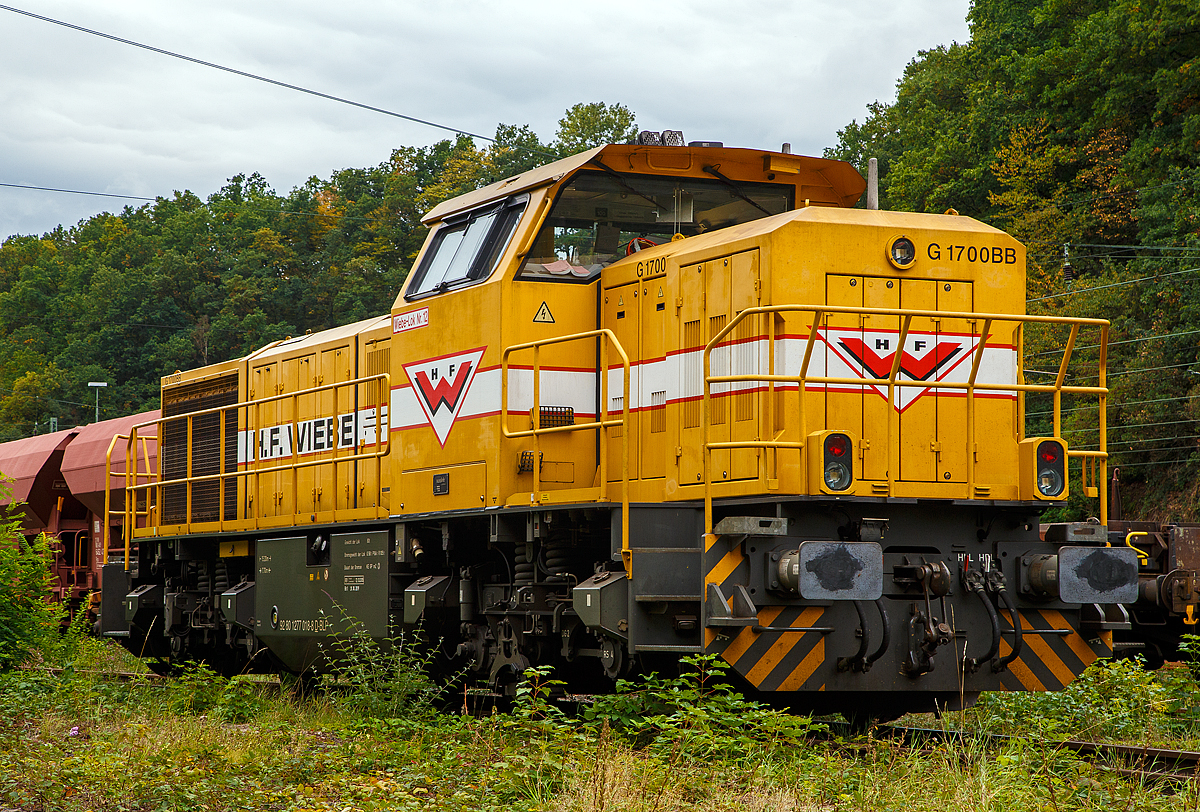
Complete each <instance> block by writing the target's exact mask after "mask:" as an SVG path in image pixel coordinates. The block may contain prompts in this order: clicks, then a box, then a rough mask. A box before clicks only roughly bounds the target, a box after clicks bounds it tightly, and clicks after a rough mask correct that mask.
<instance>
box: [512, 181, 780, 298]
mask: <svg viewBox="0 0 1200 812" xmlns="http://www.w3.org/2000/svg"><path fill="white" fill-rule="evenodd" d="M794 191H795V187H793V186H790V185H787V186H785V185H782V184H774V183H746V182H742V181H729V182H722V181H720V180H717V179H715V178H714V179H713V180H707V179H699V178H675V177H657V176H654V175H631V174H618V173H616V172H611V173H610V172H601V171H588V172H580V173H579V174H578V175H576V176H575V177H574V178H573V179H572V180H571V182H570V183H569V184H568V185H567V186H565V187H564V188H563V190H562V191H561V192H560V194H559V196H558V199H557V200H556V201H555V203H554V207H553V208H552V209H551V210H550V215H549V216H548V217H547V218H546V222H545V223H543V225H542V229H541V231H540V232H538V237H537V239H536V240H535V241H534V244H533V248H532V249H531V250H530V251H529V253H528V254H527V255H526V257H525V265H524V268H523V269H522V272H521V277H522V278H525V279H555V278H557V279H574V280H580V281H587V280H590V279H592V278H594V277H595V275H596V274H598V273H599V272H600V269H601V268H603V267H604V266H606V265H608V264H609V263H611V262H615V261H616V260H618V259H621V258H623V257H626V256H629V255H630V254H633V253H636V252H637V251H640V250H642V249H644V248H650V247H652V246H655V245H659V244H661V243H664V242H670V241H671V240H672V238H674V237H675V235H677V234H679V235H682V236H684V237H691V236H694V235H696V234H703V233H704V232H706V231H713V230H715V229H718V228H726V227H727V226H733V225H738V224H740V223H748V222H750V221H751V220H757V219H759V218H760V217H766V216H767V215H769V214H781V213H782V212H785V211H789V210H790V209H791V208H792V207H793V203H794V201H793V195H794Z"/></svg>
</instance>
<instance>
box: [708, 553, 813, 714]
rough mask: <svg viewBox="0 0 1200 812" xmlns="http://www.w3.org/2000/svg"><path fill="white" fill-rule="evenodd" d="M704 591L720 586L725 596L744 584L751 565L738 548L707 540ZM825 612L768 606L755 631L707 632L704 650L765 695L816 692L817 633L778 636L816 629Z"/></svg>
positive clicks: (723, 630)
mask: <svg viewBox="0 0 1200 812" xmlns="http://www.w3.org/2000/svg"><path fill="white" fill-rule="evenodd" d="M704 546H705V551H704V566H705V578H704V582H705V585H706V586H705V590H706V594H707V585H708V584H718V585H719V586H721V587H722V590H723V591H724V593H725V594H726V595H728V594H730V593H731V592H732V587H733V586H734V585H735V584H742V585H745V584H746V583H747V581H748V580H749V577H750V561H749V559H748V558H747V557H746V556H745V554H744V553H743V551H742V547H741V544H730V543H729V542H728V541H727V540H725V539H723V538H720V537H718V536H708V537H707V538H706V539H705V545H704ZM824 613H825V609H824V607H820V606H768V607H765V608H763V609H761V610H759V612H758V625H759V626H760V627H764V628H763V629H762V630H760V631H756V630H755V629H754V628H753V627H750V626H741V627H726V628H724V629H713V628H706V629H705V630H704V648H705V651H706V652H707V653H709V654H718V655H720V656H721V658H722V659H724V660H725V661H726V662H728V663H729V664H730V665H731V666H733V668H734V670H736V671H737V672H738V673H739V674H741V675H742V676H744V677H745V678H746V679H747V680H748V681H749V682H750V683H751V684H752V685H754V686H755V687H757V688H759V689H761V690H763V691H798V690H801V689H809V690H813V689H819V688H821V687H822V685H821V684H820V681H819V680H820V677H819V675H818V676H816V677H814V674H816V672H817V669H818V668H819V667H820V665H821V664H822V663H823V662H824V661H825V640H824V635H822V634H821V633H820V632H787V631H776V629H783V628H804V627H810V626H815V625H817V623H818V622H819V621H820V619H821V616H822V615H823V614H824Z"/></svg>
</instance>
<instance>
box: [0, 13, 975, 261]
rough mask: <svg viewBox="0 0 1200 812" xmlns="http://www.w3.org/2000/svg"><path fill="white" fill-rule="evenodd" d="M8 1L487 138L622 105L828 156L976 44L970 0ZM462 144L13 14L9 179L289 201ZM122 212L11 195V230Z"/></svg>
mask: <svg viewBox="0 0 1200 812" xmlns="http://www.w3.org/2000/svg"><path fill="white" fill-rule="evenodd" d="M4 3H5V4H10V5H14V6H15V7H17V8H20V9H23V10H25V11H30V12H33V13H36V14H40V15H43V16H46V17H52V18H55V19H59V20H63V21H66V22H70V23H73V24H76V25H80V26H84V27H87V28H93V29H96V30H99V31H103V32H105V33H108V34H112V35H115V36H119V37H123V38H125V39H131V40H136V41H138V42H142V43H145V44H148V45H153V46H156V47H159V48H163V49H166V50H170V51H176V52H179V53H183V54H187V55H189V56H193V57H196V58H199V59H203V60H206V61H209V62H215V63H219V64H222V65H226V66H229V67H233V68H237V69H240V70H244V71H248V72H251V73H257V74H261V75H264V76H268V77H270V78H273V79H277V80H280V81H284V82H288V83H290V84H295V85H301V86H304V87H308V88H312V89H314V90H319V91H322V92H325V93H329V94H332V95H338V96H343V97H346V98H349V99H353V100H355V101H358V102H362V103H365V104H370V105H373V106H377V107H383V108H386V109H389V110H394V111H396V112H400V113H405V114H408V115H412V116H417V117H420V118H424V119H429V120H433V121H437V122H439V123H444V124H448V125H451V126H453V127H459V128H462V129H464V130H468V131H471V132H476V133H483V134H485V135H491V134H493V133H494V131H495V127H496V124H497V123H499V122H503V123H506V124H529V125H530V126H532V127H533V129H534V130H535V131H536V132H537V133H538V134H539V135H540V136H541V137H542V138H543V140H548V139H550V138H551V137H552V136H553V134H554V131H555V127H556V124H557V121H558V119H559V118H560V117H561V116H562V114H563V112H564V111H565V110H566V108H567V107H570V106H571V105H573V104H575V103H577V102H587V101H605V102H609V103H612V102H621V103H623V104H625V105H627V106H628V107H629V108H630V109H631V110H633V111H634V113H636V115H637V121H638V124H639V126H640V127H641V128H643V129H651V130H661V129H682V130H683V131H684V136H685V137H686V138H687V139H688V140H717V141H724V142H725V143H726V144H727V145H730V146H744V147H758V148H774V149H778V148H779V145H780V144H781V143H782V142H784V141H788V142H791V144H792V147H793V150H794V151H796V152H801V153H806V154H812V155H820V154H821V151H822V150H823V149H824V148H825V147H827V146H829V145H831V144H833V143H834V141H835V140H836V138H837V130H838V129H839V128H840V127H843V126H845V124H846V123H848V122H849V121H850V120H851V119H855V118H857V119H859V120H861V119H862V118H863V116H864V114H865V110H866V105H868V104H869V103H871V102H873V101H875V100H876V99H879V100H884V101H890V100H891V99H893V98H894V96H895V84H896V80H897V79H898V78H899V77H900V75H901V73H902V71H903V70H904V66H905V64H906V63H907V62H908V61H909V60H910V59H912V58H913V56H914V55H915V54H916V53H917V51H918V50H924V49H929V48H933V47H936V46H938V45H947V44H949V43H951V42H953V41H958V42H965V41H966V40H967V38H968V32H967V25H966V22H965V17H966V13H967V8H968V0H891V2H883V0H807V1H802V0H742V2H739V3H728V2H724V0H698V1H694V2H682V0H679V1H677V2H669V1H667V0H661V1H660V0H643V1H642V2H637V3H631V4H630V5H629V6H624V5H623V4H618V3H614V2H605V3H601V2H566V1H564V0H559V1H558V2H549V1H548V0H504V2H482V0H458V2H456V3H452V4H451V3H439V2H431V0H424V1H423V2H409V1H408V0H392V2H379V1H377V2H374V3H368V2H360V0H338V1H337V2H328V1H327V0H326V1H325V2H312V0H290V2H281V1H278V0H254V1H253V2H246V0H205V2H199V1H198V0H171V2H162V0H159V1H158V2H151V1H150V0H120V1H119V2H118V0H108V1H107V2H97V0H55V1H53V2H51V1H50V0H4ZM445 137H448V134H447V133H445V132H441V131H439V130H435V129H432V128H429V127H425V126H421V125H417V124H411V123H408V122H404V121H400V120H397V119H394V118H390V117H388V116H384V115H380V114H378V113H372V112H368V111H365V110H358V109H354V108H351V107H347V106H345V105H341V104H336V103H334V102H330V101H325V100H322V99H317V98H313V97H310V96H306V95H303V94H300V93H297V92H295V91H290V90H285V89H282V88H278V87H272V86H270V85H266V84H263V83H261V82H256V81H253V80H250V79H245V78H241V77H238V76H233V75H230V74H228V73H223V72H220V71H216V70H213V69H211V68H205V67H202V66H199V65H193V64H189V63H186V62H182V61H179V60H176V59H171V58H169V57H166V56H161V55H158V54H154V53H150V52H147V51H144V50H140V49H137V48H133V47H130V46H128V45H122V44H119V43H116V42H111V41H108V40H104V39H100V38H98V37H95V36H91V35H88V34H84V33H80V32H78V31H72V30H69V29H66V28H63V27H60V26H57V25H53V24H51V23H47V22H43V21H40V20H35V19H31V18H29V17H25V16H21V15H18V14H15V13H13V12H11V11H5V10H0V183H15V184H27V185H34V186H51V187H59V188H68V189H80V190H86V191H98V192H109V193H116V194H129V195H142V196H146V197H154V196H156V195H170V194H171V192H172V191H173V190H176V189H185V188H186V189H190V190H192V191H193V192H196V193H197V194H199V195H200V196H202V197H205V196H207V195H209V194H211V193H212V192H214V191H216V190H217V189H219V188H220V187H221V186H222V185H223V183H224V181H225V180H226V179H227V178H229V177H230V176H232V175H234V174H237V173H239V172H242V173H250V172H259V173H261V174H262V175H263V176H265V177H266V178H267V180H268V182H269V183H270V184H271V185H272V186H273V187H274V188H275V189H276V190H277V191H280V192H283V193H286V192H287V191H289V190H291V189H292V187H294V186H296V185H298V184H300V183H303V182H304V181H305V180H306V179H307V178H308V177H309V176H311V175H316V176H318V177H326V176H328V175H329V173H330V172H331V171H333V170H336V169H341V168H345V167H360V166H372V165H376V164H378V163H380V162H382V161H384V160H386V159H387V157H388V156H389V155H390V154H391V150H392V149H393V148H395V147H397V146H401V145H414V146H416V145H424V144H430V143H433V142H434V141H437V140H440V139H442V138H445ZM128 202H129V203H132V204H134V205H138V204H137V202H136V201H128ZM122 205H123V202H122V201H119V200H112V199H105V198H98V197H83V196H79V195H68V194H56V193H50V192H36V191H28V190H18V189H9V188H3V187H0V239H3V238H5V237H7V236H9V235H11V234H15V233H20V234H30V233H36V234H40V233H43V232H45V231H47V230H49V229H51V228H53V227H54V226H55V225H57V224H59V223H64V224H67V225H71V224H74V223H76V222H78V221H79V220H80V219H82V218H84V217H86V216H88V215H91V214H94V213H96V212H99V211H105V210H109V211H117V210H120V208H121V206H122Z"/></svg>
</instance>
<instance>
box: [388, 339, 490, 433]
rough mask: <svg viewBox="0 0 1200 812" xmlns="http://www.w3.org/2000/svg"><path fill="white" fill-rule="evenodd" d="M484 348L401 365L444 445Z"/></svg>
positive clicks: (422, 409)
mask: <svg viewBox="0 0 1200 812" xmlns="http://www.w3.org/2000/svg"><path fill="white" fill-rule="evenodd" d="M486 350H487V347H480V348H479V349H475V350H470V351H468V352H463V353H457V354H455V355H444V356H441V357H439V358H430V359H427V360H425V361H415V362H413V363H411V364H405V365H404V374H405V375H407V376H408V380H409V382H410V383H411V384H412V388H413V391H414V392H415V393H416V395H417V403H418V405H420V407H421V411H422V412H424V413H425V419H426V420H427V421H428V422H429V425H430V427H432V428H433V433H434V434H436V435H437V438H438V443H440V444H441V445H442V446H443V447H445V445H446V438H447V437H449V436H450V430H451V429H453V428H454V421H455V420H457V419H458V415H459V413H460V412H461V411H462V408H463V404H464V403H465V402H466V400H467V392H468V391H470V389H471V381H473V380H475V373H476V372H477V371H478V370H479V362H480V361H481V360H482V359H483V354H484V352H485V351H486Z"/></svg>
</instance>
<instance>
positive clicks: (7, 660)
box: [0, 482, 62, 670]
mask: <svg viewBox="0 0 1200 812" xmlns="http://www.w3.org/2000/svg"><path fill="white" fill-rule="evenodd" d="M11 493H12V491H11V489H10V488H9V487H8V485H7V484H5V483H3V482H0V497H4V496H8V495H11ZM53 555H54V554H53V552H52V551H51V549H50V542H49V540H48V539H47V538H46V537H45V535H41V536H38V537H37V538H36V539H34V540H33V541H27V540H26V539H25V537H24V536H23V535H21V522H20V520H19V519H15V518H13V510H12V506H9V507H8V508H4V509H3V511H2V513H0V670H7V669H10V668H13V667H14V666H17V665H20V664H21V663H22V662H24V661H25V660H26V659H28V658H29V656H30V654H31V653H33V652H35V651H42V650H45V649H48V648H49V647H50V646H51V645H52V644H53V642H54V641H55V638H56V635H57V633H58V627H59V623H60V621H61V617H62V612H61V610H60V608H59V607H57V606H54V605H53V604H51V603H50V602H49V601H48V598H49V596H50V588H51V575H50V562H51V561H52V560H53Z"/></svg>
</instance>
